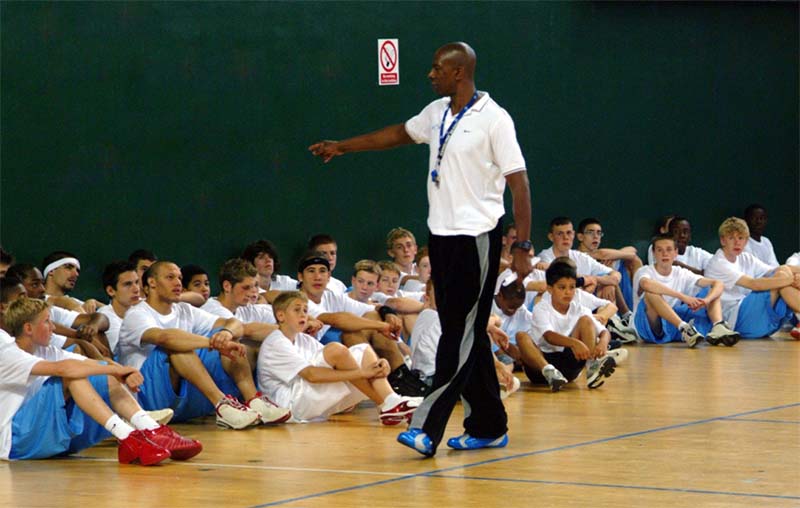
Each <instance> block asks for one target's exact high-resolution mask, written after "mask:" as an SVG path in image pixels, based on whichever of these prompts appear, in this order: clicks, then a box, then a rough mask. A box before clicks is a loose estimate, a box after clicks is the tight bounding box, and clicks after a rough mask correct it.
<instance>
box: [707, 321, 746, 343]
mask: <svg viewBox="0 0 800 508" xmlns="http://www.w3.org/2000/svg"><path fill="white" fill-rule="evenodd" d="M739 339H740V336H739V334H738V333H736V332H734V331H733V330H731V328H730V327H729V326H728V323H726V322H724V321H722V322H721V323H717V324H715V325H714V327H713V328H711V331H710V332H708V335H706V342H708V343H709V344H711V345H712V346H719V345H720V344H725V345H726V346H728V347H731V346H734V345H736V343H737V342H739Z"/></svg>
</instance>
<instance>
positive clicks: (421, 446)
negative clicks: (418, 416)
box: [397, 428, 436, 457]
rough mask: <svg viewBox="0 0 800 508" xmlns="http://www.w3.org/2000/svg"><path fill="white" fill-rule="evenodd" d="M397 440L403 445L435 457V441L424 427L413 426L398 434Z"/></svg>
mask: <svg viewBox="0 0 800 508" xmlns="http://www.w3.org/2000/svg"><path fill="white" fill-rule="evenodd" d="M397 442H398V443H400V444H401V445H405V446H408V447H409V448H411V449H413V450H416V451H418V452H419V453H421V454H423V455H425V456H426V457H433V454H434V453H436V450H434V448H433V441H431V438H429V437H428V435H427V434H426V433H425V431H423V430H422V429H417V428H412V429H408V430H407V431H405V432H401V433H400V434H398V435H397Z"/></svg>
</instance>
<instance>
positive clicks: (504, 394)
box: [500, 376, 519, 400]
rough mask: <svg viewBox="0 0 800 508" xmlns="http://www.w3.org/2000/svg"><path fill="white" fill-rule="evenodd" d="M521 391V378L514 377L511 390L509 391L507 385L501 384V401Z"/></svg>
mask: <svg viewBox="0 0 800 508" xmlns="http://www.w3.org/2000/svg"><path fill="white" fill-rule="evenodd" d="M517 390H519V378H518V377H517V376H513V381H512V382H511V389H507V388H506V385H504V384H502V383H501V384H500V399H501V400H502V399H505V398H506V397H508V396H509V395H511V394H512V393H514V392H516V391H517Z"/></svg>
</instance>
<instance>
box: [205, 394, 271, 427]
mask: <svg viewBox="0 0 800 508" xmlns="http://www.w3.org/2000/svg"><path fill="white" fill-rule="evenodd" d="M215 410H216V412H217V427H222V428H225V429H235V430H240V429H244V428H245V427H249V426H251V425H258V424H259V423H260V422H261V415H259V414H258V411H254V410H252V409H250V408H249V407H247V406H245V405H244V404H242V403H241V402H239V401H238V400H236V399H235V398H234V397H233V396H231V395H226V396H225V397H223V398H222V400H220V401H219V402H218V403H217V407H216V408H215Z"/></svg>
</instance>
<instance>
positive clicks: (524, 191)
mask: <svg viewBox="0 0 800 508" xmlns="http://www.w3.org/2000/svg"><path fill="white" fill-rule="evenodd" d="M506 183H507V184H508V187H509V189H511V200H512V206H513V209H514V226H515V227H516V228H517V241H518V242H523V241H529V240H530V237H531V188H530V183H529V182H528V171H527V170H522V171H517V172H515V173H511V174H510V175H508V176H506ZM511 255H512V261H511V269H512V270H514V271H515V272H517V273H518V274H519V275H520V276H521V277H523V278H524V277H525V276H527V275H528V274H529V273H531V270H532V269H533V266H531V260H530V257H528V252H526V251H524V250H522V249H512V250H511Z"/></svg>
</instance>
